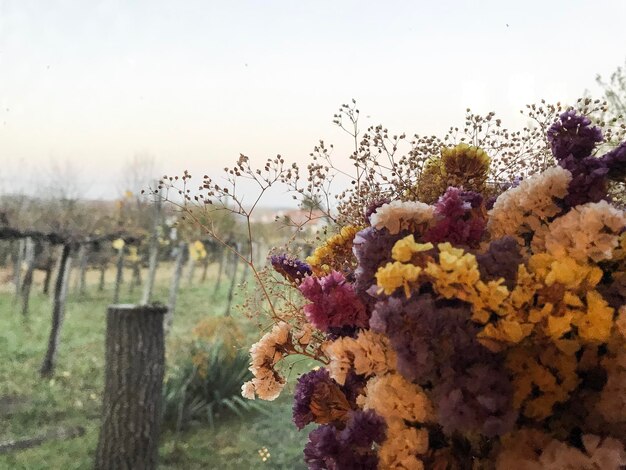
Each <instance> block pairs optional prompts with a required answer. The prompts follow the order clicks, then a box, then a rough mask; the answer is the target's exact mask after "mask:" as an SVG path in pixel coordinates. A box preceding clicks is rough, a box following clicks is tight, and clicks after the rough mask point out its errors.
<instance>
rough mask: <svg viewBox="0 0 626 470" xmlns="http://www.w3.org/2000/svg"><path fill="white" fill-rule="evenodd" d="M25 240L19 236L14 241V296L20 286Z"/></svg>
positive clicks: (18, 293)
mask: <svg viewBox="0 0 626 470" xmlns="http://www.w3.org/2000/svg"><path fill="white" fill-rule="evenodd" d="M25 248H26V242H25V240H24V239H23V238H20V239H19V240H18V241H17V243H16V251H15V258H14V265H13V283H14V284H15V297H17V296H19V295H20V287H21V286H22V264H23V263H24V251H25Z"/></svg>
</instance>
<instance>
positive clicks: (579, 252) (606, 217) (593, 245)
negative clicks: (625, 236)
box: [545, 201, 626, 263]
mask: <svg viewBox="0 0 626 470" xmlns="http://www.w3.org/2000/svg"><path fill="white" fill-rule="evenodd" d="M624 226H626V215H625V214H624V212H623V211H620V210H618V209H616V208H615V207H613V206H611V205H610V204H609V203H608V202H606V201H600V202H597V203H587V204H584V205H582V206H577V207H574V208H573V209H571V210H570V211H569V212H568V213H567V214H565V215H564V216H562V217H559V218H558V219H556V220H555V221H553V222H552V223H551V224H550V225H549V226H548V233H547V234H546V237H545V247H546V251H547V252H548V253H550V254H551V255H553V256H554V257H556V258H559V257H561V258H562V257H566V256H569V257H571V258H574V259H575V260H576V261H580V262H583V263H585V262H588V261H590V260H591V261H594V262H596V263H597V262H599V261H603V260H609V259H612V258H613V250H614V249H615V248H617V246H618V244H619V236H620V233H621V231H622V230H623V228H624Z"/></svg>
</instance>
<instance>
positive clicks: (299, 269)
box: [270, 253, 312, 284]
mask: <svg viewBox="0 0 626 470" xmlns="http://www.w3.org/2000/svg"><path fill="white" fill-rule="evenodd" d="M270 262H271V263H272V267H273V268H274V270H275V271H276V272H278V273H279V274H281V275H282V276H283V277H284V278H285V279H287V280H288V281H289V282H292V283H294V284H300V282H302V280H303V279H304V278H305V277H306V276H310V275H311V274H312V271H311V267H310V266H309V265H308V264H307V263H305V262H304V261H300V260H299V259H297V258H294V257H291V256H289V255H287V254H285V253H283V254H280V255H272V256H271V257H270Z"/></svg>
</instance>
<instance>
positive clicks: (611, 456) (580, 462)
mask: <svg viewBox="0 0 626 470" xmlns="http://www.w3.org/2000/svg"><path fill="white" fill-rule="evenodd" d="M582 441H583V447H584V448H583V449H578V448H576V447H571V446H569V445H567V444H566V443H565V442H560V441H557V440H556V439H554V440H552V441H550V442H549V443H548V445H546V446H545V447H544V448H543V451H542V452H541V456H540V457H539V464H540V465H541V467H540V468H542V469H545V470H562V469H564V468H565V469H570V468H571V469H587V468H589V469H602V470H619V469H623V468H624V466H626V452H625V451H624V444H623V443H621V442H620V441H618V440H617V439H613V438H610V437H607V438H605V439H604V440H603V439H602V438H601V437H600V436H595V435H591V434H586V435H584V436H582Z"/></svg>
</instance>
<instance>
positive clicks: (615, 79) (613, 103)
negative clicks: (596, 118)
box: [596, 59, 626, 116]
mask: <svg viewBox="0 0 626 470" xmlns="http://www.w3.org/2000/svg"><path fill="white" fill-rule="evenodd" d="M596 82H597V83H598V85H600V87H601V88H602V90H603V91H604V97H605V99H606V101H607V102H608V103H609V110H610V112H611V114H613V115H614V116H619V115H621V116H626V59H624V66H623V67H617V70H615V72H613V73H612V74H611V76H610V77H609V80H608V81H606V80H604V79H603V78H602V76H600V75H598V76H597V77H596Z"/></svg>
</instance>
